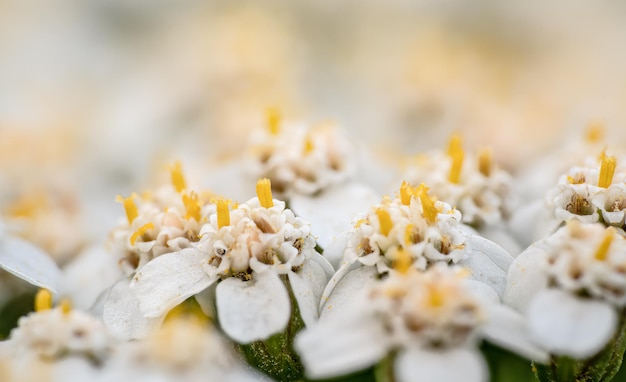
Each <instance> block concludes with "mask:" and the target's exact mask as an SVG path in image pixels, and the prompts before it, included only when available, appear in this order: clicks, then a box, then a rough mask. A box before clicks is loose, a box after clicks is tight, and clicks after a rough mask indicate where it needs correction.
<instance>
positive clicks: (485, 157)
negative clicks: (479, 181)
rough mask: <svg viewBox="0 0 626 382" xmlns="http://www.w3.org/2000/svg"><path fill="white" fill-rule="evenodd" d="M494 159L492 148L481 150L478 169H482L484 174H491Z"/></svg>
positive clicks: (481, 171)
mask: <svg viewBox="0 0 626 382" xmlns="http://www.w3.org/2000/svg"><path fill="white" fill-rule="evenodd" d="M492 164H493V163H492V161H491V150H489V149H485V150H481V151H480V152H479V153H478V171H480V173H481V174H483V175H484V176H487V177H488V176H489V175H491V167H492Z"/></svg>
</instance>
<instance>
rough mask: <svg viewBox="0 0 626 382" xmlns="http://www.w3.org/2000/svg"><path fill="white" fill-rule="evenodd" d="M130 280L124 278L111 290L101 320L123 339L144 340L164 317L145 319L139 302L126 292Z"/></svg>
mask: <svg viewBox="0 0 626 382" xmlns="http://www.w3.org/2000/svg"><path fill="white" fill-rule="evenodd" d="M129 283H130V280H129V279H128V278H124V279H122V280H120V281H118V282H117V283H115V285H113V287H112V288H111V291H110V292H109V294H108V296H107V298H106V301H105V303H104V309H103V313H102V320H103V321H104V323H105V324H106V325H107V327H108V328H109V329H110V330H111V332H112V333H114V334H116V335H118V336H120V337H122V338H125V339H136V338H144V337H146V336H147V335H148V334H150V333H151V332H152V331H153V330H154V329H156V328H157V327H158V326H159V325H160V324H161V322H162V321H163V318H164V316H159V317H154V318H147V317H145V316H144V315H143V313H142V312H141V310H140V309H139V300H137V298H136V297H135V296H133V295H132V294H130V291H129V290H128V285H129Z"/></svg>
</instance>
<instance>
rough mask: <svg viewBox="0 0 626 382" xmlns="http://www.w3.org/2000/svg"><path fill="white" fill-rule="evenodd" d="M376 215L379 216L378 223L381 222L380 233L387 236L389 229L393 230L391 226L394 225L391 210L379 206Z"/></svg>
mask: <svg viewBox="0 0 626 382" xmlns="http://www.w3.org/2000/svg"><path fill="white" fill-rule="evenodd" d="M376 216H378V223H379V224H380V233H382V234H383V235H384V236H387V235H388V234H389V231H391V227H393V223H392V222H391V216H390V215H389V211H387V210H386V209H384V208H377V209H376Z"/></svg>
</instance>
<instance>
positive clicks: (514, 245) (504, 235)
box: [480, 227, 522, 257]
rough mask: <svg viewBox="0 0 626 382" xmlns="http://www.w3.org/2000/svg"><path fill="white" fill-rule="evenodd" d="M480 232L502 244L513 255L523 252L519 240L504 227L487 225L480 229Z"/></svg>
mask: <svg viewBox="0 0 626 382" xmlns="http://www.w3.org/2000/svg"><path fill="white" fill-rule="evenodd" d="M480 234H481V235H482V236H483V237H484V238H485V239H488V240H491V241H493V242H494V243H496V244H498V245H499V246H501V247H502V248H503V249H504V250H505V251H507V252H508V253H509V254H511V255H512V256H513V257H516V256H517V255H519V254H520V253H521V252H522V247H521V246H520V245H519V243H518V242H517V240H515V238H513V236H512V235H511V234H510V233H509V232H507V231H506V230H504V229H502V228H499V227H486V228H483V229H481V230H480Z"/></svg>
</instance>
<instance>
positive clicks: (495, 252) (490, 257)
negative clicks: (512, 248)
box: [459, 235, 513, 297]
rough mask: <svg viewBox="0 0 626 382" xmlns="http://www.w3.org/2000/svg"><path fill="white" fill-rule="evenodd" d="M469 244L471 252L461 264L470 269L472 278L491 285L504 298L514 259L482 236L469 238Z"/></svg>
mask: <svg viewBox="0 0 626 382" xmlns="http://www.w3.org/2000/svg"><path fill="white" fill-rule="evenodd" d="M468 243H469V246H470V249H471V252H470V253H469V254H467V256H465V257H463V259H462V260H461V261H459V264H460V265H463V266H465V267H467V268H469V269H470V271H471V272H472V278H474V279H475V280H478V281H481V282H484V283H485V284H487V285H489V286H490V287H492V288H493V289H494V290H495V291H496V292H497V293H498V296H500V297H502V295H503V294H504V289H505V287H506V275H507V271H508V269H509V266H510V265H511V263H512V262H513V257H512V256H511V255H510V254H509V253H508V252H507V251H505V250H504V249H502V247H500V246H499V245H497V244H496V243H494V242H492V241H489V240H487V239H485V238H482V237H480V236H476V235H471V236H469V237H468Z"/></svg>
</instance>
